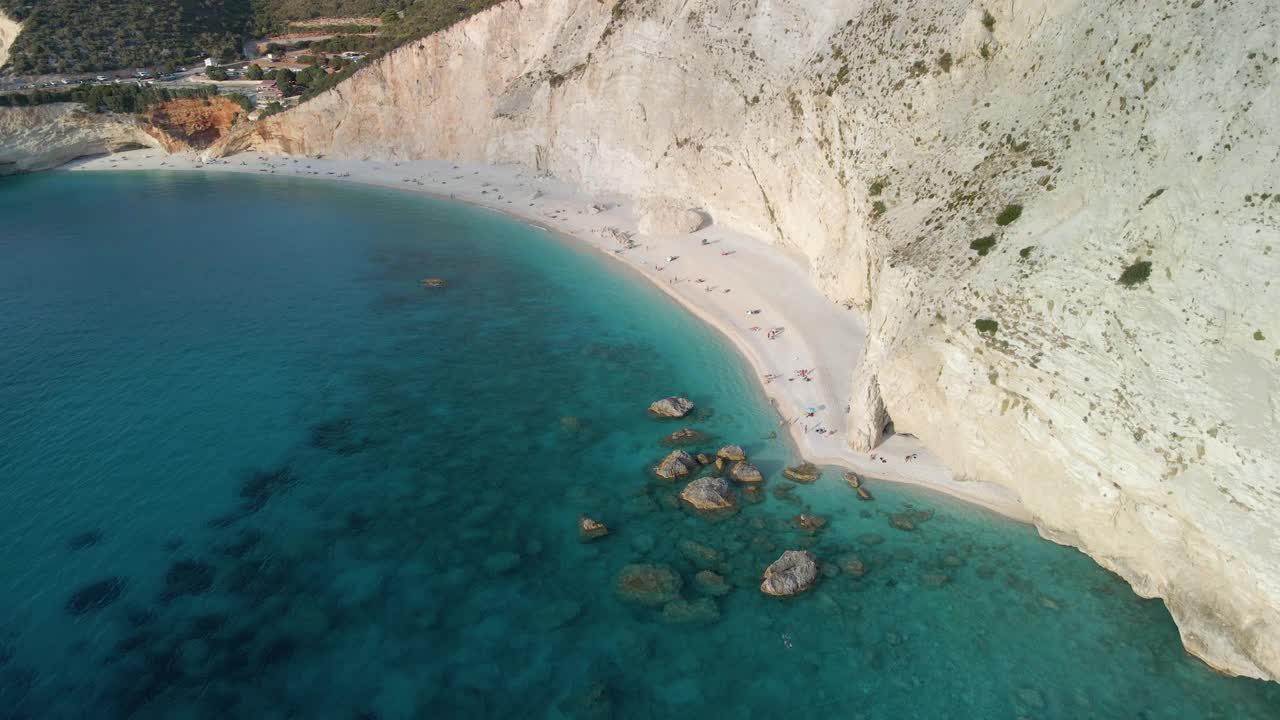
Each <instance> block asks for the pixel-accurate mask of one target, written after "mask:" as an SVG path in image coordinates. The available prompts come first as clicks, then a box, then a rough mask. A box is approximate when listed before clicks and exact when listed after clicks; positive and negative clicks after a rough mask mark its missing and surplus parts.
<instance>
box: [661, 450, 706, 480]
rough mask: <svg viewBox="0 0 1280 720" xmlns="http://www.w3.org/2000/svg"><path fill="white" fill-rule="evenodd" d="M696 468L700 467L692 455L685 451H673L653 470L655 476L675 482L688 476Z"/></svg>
mask: <svg viewBox="0 0 1280 720" xmlns="http://www.w3.org/2000/svg"><path fill="white" fill-rule="evenodd" d="M696 467H698V461H697V460H694V459H693V456H692V455H690V454H689V453H687V452H685V451H683V450H673V451H671V453H670V454H668V455H667V456H666V457H664V458H662V459H661V460H659V461H658V464H657V466H655V467H654V468H653V474H654V475H657V476H658V477H660V478H662V479H663V480H675V479H676V478H682V477H684V476H685V475H688V474H689V473H690V472H691V471H692V470H693V469H694V468H696Z"/></svg>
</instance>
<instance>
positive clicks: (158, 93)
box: [0, 85, 218, 113]
mask: <svg viewBox="0 0 1280 720" xmlns="http://www.w3.org/2000/svg"><path fill="white" fill-rule="evenodd" d="M217 94H218V89H217V88H216V87H214V86H212V85H210V86H208V87H203V88H193V89H191V90H167V89H165V88H157V87H138V86H137V85H85V86H82V87H77V88H73V89H71V90H55V91H52V92H50V91H45V90H38V91H36V92H33V93H12V94H8V95H0V107H27V106H30V105H46V104H49V103H59V102H78V103H83V104H84V107H85V109H86V110H88V111H90V112H99V113H101V112H115V113H140V112H143V111H145V110H146V109H147V108H149V107H151V106H152V105H155V104H157V103H163V102H169V101H170V100H180V99H196V98H200V99H211V98H214V97H216V96H217Z"/></svg>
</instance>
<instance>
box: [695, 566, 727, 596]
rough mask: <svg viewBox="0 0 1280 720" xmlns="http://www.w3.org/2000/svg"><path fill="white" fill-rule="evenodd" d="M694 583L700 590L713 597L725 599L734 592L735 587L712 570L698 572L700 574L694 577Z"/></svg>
mask: <svg viewBox="0 0 1280 720" xmlns="http://www.w3.org/2000/svg"><path fill="white" fill-rule="evenodd" d="M693 582H694V583H695V584H696V585H697V586H698V590H700V591H702V592H703V593H704V594H706V595H710V596H711V597H723V596H725V595H728V594H729V593H730V592H731V591H732V590H733V586H732V585H730V584H729V581H728V580H725V579H724V576H722V575H720V574H719V573H715V572H712V571H710V570H700V571H698V574H697V575H694V576H693Z"/></svg>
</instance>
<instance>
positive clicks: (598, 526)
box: [578, 515, 609, 542]
mask: <svg viewBox="0 0 1280 720" xmlns="http://www.w3.org/2000/svg"><path fill="white" fill-rule="evenodd" d="M608 534H609V527H608V526H607V525H605V524H604V523H602V522H600V521H599V520H596V519H594V518H589V517H587V516H586V515H583V516H582V517H579V518H578V539H579V540H581V541H583V542H591V541H592V540H595V539H596V538H602V537H604V536H605V535H608Z"/></svg>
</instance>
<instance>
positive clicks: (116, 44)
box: [0, 0, 252, 74]
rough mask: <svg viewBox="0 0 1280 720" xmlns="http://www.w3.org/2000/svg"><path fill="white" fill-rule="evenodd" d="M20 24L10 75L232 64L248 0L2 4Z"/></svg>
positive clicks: (21, 0) (24, 0) (14, 0)
mask: <svg viewBox="0 0 1280 720" xmlns="http://www.w3.org/2000/svg"><path fill="white" fill-rule="evenodd" d="M0 9H3V10H4V12H5V13H6V14H7V15H10V16H12V17H15V18H17V19H18V20H20V21H21V22H22V23H23V27H22V32H21V33H19V34H18V38H17V40H15V41H14V44H13V47H12V48H11V50H10V58H9V63H8V65H7V66H6V68H7V69H8V70H11V71H13V72H16V73H22V74H27V73H63V72H91V71H96V70H110V69H116V68H128V67H151V66H155V65H162V64H166V63H173V64H184V63H190V62H195V61H197V60H198V59H200V58H203V57H210V56H212V57H215V58H220V59H223V60H233V59H235V58H237V57H239V56H240V48H241V39H242V37H243V35H244V30H245V28H246V27H248V25H249V22H250V19H251V17H252V13H251V8H250V0H112V1H111V2H98V1H97V0H0Z"/></svg>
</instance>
